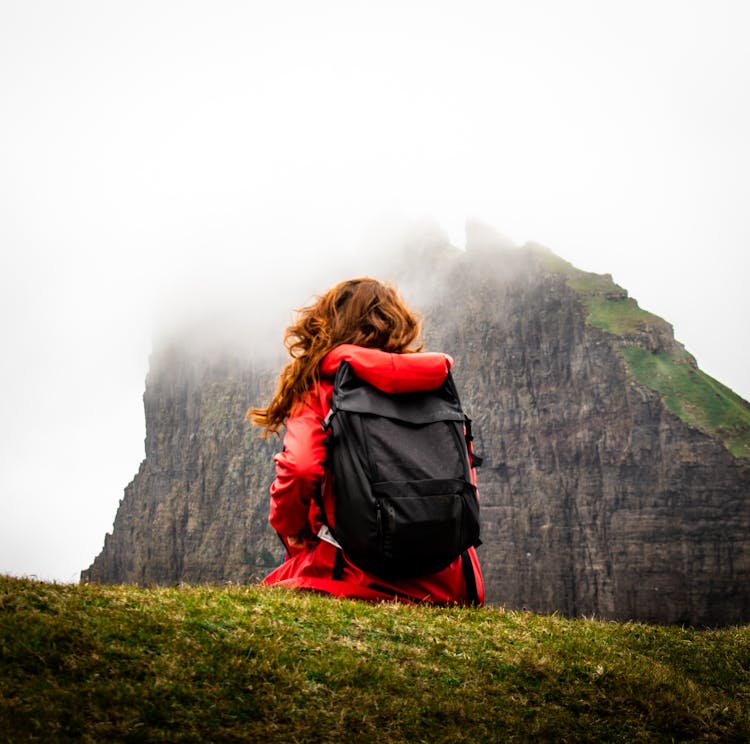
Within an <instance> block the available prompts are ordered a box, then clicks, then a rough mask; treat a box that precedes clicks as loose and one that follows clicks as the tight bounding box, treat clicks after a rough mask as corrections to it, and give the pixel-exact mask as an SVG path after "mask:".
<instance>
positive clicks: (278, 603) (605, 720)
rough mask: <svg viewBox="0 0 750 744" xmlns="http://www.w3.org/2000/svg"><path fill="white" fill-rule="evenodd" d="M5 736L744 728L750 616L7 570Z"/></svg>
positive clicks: (672, 737)
mask: <svg viewBox="0 0 750 744" xmlns="http://www.w3.org/2000/svg"><path fill="white" fill-rule="evenodd" d="M0 652H1V654H2V665H1V666H0V740H4V741H12V742H23V741H83V742H99V741H138V742H140V741H149V742H152V741H153V742H160V741H170V742H172V741H180V742H192V741H195V742H205V741H216V742H219V741H221V742H224V741H264V742H277V741H278V742H281V741H284V742H308V741H310V742H312V741H320V742H338V741H342V742H343V741H346V742H370V741H372V742H375V741H377V742H401V741H408V742H464V741H466V742H468V741H471V742H475V741H482V742H484V741H509V742H512V741H519V742H520V741H524V742H525V741H561V742H565V741H570V742H572V741H576V742H579V741H610V742H618V741H623V742H625V741H627V742H637V741H722V742H727V741H729V742H731V741H747V740H748V739H750V712H749V711H750V627H745V628H732V629H725V630H718V631H699V630H685V629H681V628H666V627H649V626H645V625H639V624H630V623H628V624H617V623H611V622H607V623H605V622H599V621H596V620H592V619H581V620H567V619H563V618H560V617H557V616H540V615H534V614H530V613H521V612H506V611H503V610H501V609H497V608H493V609H490V608H485V609H468V608H442V609H441V608H434V607H426V606H405V605H396V604H379V605H374V604H366V603H361V602H354V601H347V600H336V599H332V598H329V597H324V596H319V595H315V594H309V593H294V592H288V591H284V590H281V589H268V588H260V587H228V588H210V587H194V588H189V587H181V588H174V589H139V588H134V587H122V586H97V585H84V586H72V585H55V584H45V583H38V582H33V581H29V580H25V579H13V578H7V577H0Z"/></svg>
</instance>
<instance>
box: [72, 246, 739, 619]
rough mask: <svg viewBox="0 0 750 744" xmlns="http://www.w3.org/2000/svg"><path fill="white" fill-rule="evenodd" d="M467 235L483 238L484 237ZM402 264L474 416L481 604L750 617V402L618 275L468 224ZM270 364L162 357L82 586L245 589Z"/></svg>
mask: <svg viewBox="0 0 750 744" xmlns="http://www.w3.org/2000/svg"><path fill="white" fill-rule="evenodd" d="M471 237H472V236H470V238H471ZM425 250H427V249H423V250H421V252H420V255H419V262H418V264H416V263H415V262H414V260H411V261H407V262H406V264H405V265H404V266H402V267H401V276H402V281H403V285H402V286H404V287H405V288H408V287H410V286H413V285H414V282H415V281H416V277H417V276H418V275H419V273H420V272H417V271H415V269H414V267H415V266H416V265H420V266H424V262H425V260H426V258H429V260H430V261H431V262H432V265H433V270H432V271H431V272H430V289H429V291H428V292H427V291H425V289H424V287H423V286H421V287H420V288H415V289H414V292H412V293H410V292H408V291H407V296H417V297H419V304H420V305H421V308H420V309H421V310H422V312H423V315H424V317H425V339H426V345H427V348H430V349H440V350H444V351H446V352H448V353H451V354H452V355H453V356H454V357H455V359H456V362H457V363H456V371H455V376H456V381H457V383H458V384H459V387H460V389H461V392H462V399H463V403H464V407H465V408H466V409H467V411H468V412H469V413H470V415H471V416H472V417H473V419H474V421H475V434H476V440H477V449H478V450H479V451H480V452H481V453H482V454H483V455H484V457H485V462H484V466H483V467H482V468H481V470H480V473H479V487H480V494H481V499H482V530H483V533H482V539H483V541H484V544H483V546H482V547H481V548H480V556H481V560H482V564H483V568H484V573H485V580H486V584H487V590H488V601H490V602H494V603H500V604H504V605H506V606H508V607H512V608H520V607H526V608H529V609H533V610H537V611H543V612H551V611H559V612H561V613H563V614H566V615H571V616H575V615H582V614H585V615H598V616H601V617H605V618H611V619H620V620H624V619H637V620H644V621H653V622H663V623H686V624H693V625H726V624H732V623H741V622H748V621H750V406H749V405H748V404H747V403H746V402H745V401H743V400H741V399H740V398H738V397H737V396H736V395H734V394H733V393H732V392H731V391H729V390H727V389H726V388H724V387H723V386H721V385H720V384H719V383H717V382H716V381H714V380H712V379H711V378H709V377H708V376H706V375H704V374H703V373H702V372H701V371H700V370H699V369H698V368H697V365H696V364H695V360H694V359H693V358H692V357H691V356H690V355H689V354H688V353H687V352H686V351H685V350H684V348H683V347H682V346H681V345H680V344H678V343H677V342H676V341H675V340H674V336H673V333H672V329H671V327H670V326H669V324H667V323H666V322H665V321H663V320H661V319H660V318H657V317H656V316H653V315H651V314H649V313H647V312H645V311H643V310H641V309H640V308H639V307H638V305H637V304H636V303H635V302H634V301H633V300H632V299H631V298H629V297H628V296H627V292H625V290H623V289H622V288H620V287H618V286H617V285H615V284H614V283H613V282H612V279H611V277H609V276H600V275H594V274H587V273H584V272H580V271H578V270H576V269H575V268H574V267H572V266H570V265H569V264H567V263H566V262H564V261H562V260H561V259H559V258H558V257H556V256H554V255H553V254H551V253H550V252H549V251H546V250H545V249H543V248H540V247H537V246H533V245H532V246H526V247H524V248H521V249H512V248H507V247H505V248H501V247H498V246H497V245H494V244H493V240H492V238H491V236H490V237H487V236H486V235H483V234H482V235H475V236H473V240H471V241H470V245H469V248H468V250H467V252H466V253H465V254H464V253H460V252H457V251H454V250H451V249H449V248H448V247H446V246H432V247H430V248H429V250H427V254H428V255H426V254H425ZM272 384H273V373H272V372H271V371H270V370H263V369H259V368H256V367H254V366H253V365H252V364H250V363H247V362H244V361H242V360H241V359H240V358H233V357H229V356H226V357H224V358H222V359H220V360H217V359H213V360H210V359H206V358H202V357H201V356H196V355H194V354H191V353H189V352H188V351H186V349H185V348H177V347H175V348H167V349H163V350H161V351H159V352H157V353H155V354H154V356H153V358H152V363H151V371H150V373H149V376H148V380H147V385H146V393H145V396H144V402H145V409H146V425H147V440H146V459H145V461H144V462H143V464H142V465H141V468H140V470H139V472H138V474H137V476H136V477H135V479H134V481H133V482H132V483H131V484H130V485H129V486H128V487H127V489H126V490H125V495H124V498H123V499H122V501H121V503H120V507H119V509H118V512H117V516H116V518H115V523H114V529H113V532H112V534H111V535H107V537H106V538H105V544H104V549H103V550H102V553H101V554H100V555H99V556H98V557H97V558H96V560H95V561H94V563H93V564H92V566H91V567H90V568H89V569H88V570H86V571H84V572H83V573H82V579H83V580H85V581H100V582H137V583H143V584H151V583H154V584H168V583H177V582H181V581H185V582H224V581H234V582H245V581H253V580H256V579H257V578H259V577H260V576H262V575H263V574H264V573H266V572H267V571H268V569H269V568H270V567H271V566H272V565H274V564H275V562H277V561H278V559H279V557H280V545H279V543H278V540H277V538H276V537H275V536H274V535H273V534H271V532H270V530H269V528H268V527H267V524H266V518H267V487H268V484H269V482H270V480H271V478H272V461H271V457H272V453H273V452H274V451H275V450H276V449H277V448H278V446H279V445H278V443H277V442H264V441H263V440H261V439H258V438H257V437H256V436H255V432H253V431H252V430H250V429H249V427H247V426H246V425H245V424H244V422H243V414H244V411H245V409H246V408H247V406H248V405H249V404H250V403H253V402H258V401H263V400H265V399H267V398H268V395H269V393H270V391H271V388H272Z"/></svg>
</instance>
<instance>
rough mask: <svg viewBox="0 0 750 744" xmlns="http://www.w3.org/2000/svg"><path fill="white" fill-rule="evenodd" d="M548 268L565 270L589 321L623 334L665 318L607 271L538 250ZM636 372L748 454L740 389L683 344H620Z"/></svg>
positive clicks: (680, 412) (747, 421)
mask: <svg viewBox="0 0 750 744" xmlns="http://www.w3.org/2000/svg"><path fill="white" fill-rule="evenodd" d="M537 256H538V258H539V259H540V261H541V263H542V264H543V265H545V266H546V267H547V268H548V269H552V270H553V271H556V272H558V273H562V274H564V275H565V276H566V278H567V283H568V286H570V287H571V289H573V290H575V291H576V292H577V293H578V294H579V296H580V298H581V302H582V303H583V305H584V307H585V308H586V310H587V312H588V320H589V322H590V323H591V325H593V326H596V327H597V328H601V329H603V330H605V331H607V332H608V333H612V334H613V335H615V336H624V335H626V334H629V333H632V332H633V331H637V330H639V329H640V328H643V327H647V326H649V325H650V324H654V323H658V322H662V321H661V318H659V317H658V316H656V315H653V314H652V313H649V312H647V311H646V310H643V309H642V308H640V307H638V303H637V302H636V301H635V300H633V299H632V298H629V297H625V293H624V291H623V290H622V288H621V287H618V286H617V285H616V284H615V283H614V282H613V281H612V279H611V278H610V277H609V276H604V275H601V274H591V273H588V272H584V271H580V270H578V269H576V268H575V267H574V266H572V265H571V264H569V263H568V262H567V261H564V260H563V259H561V258H559V257H558V256H555V255H554V254H552V253H548V252H546V251H544V250H539V251H538V252H537ZM622 352H623V356H624V357H625V361H626V362H627V365H628V369H629V371H630V373H631V374H632V376H633V378H634V379H635V380H636V382H638V383H639V384H641V385H645V386H646V387H649V388H651V389H652V390H655V391H657V392H658V393H659V394H660V395H661V397H662V400H663V401H664V404H665V405H666V407H667V408H668V409H669V410H670V411H671V412H672V413H674V414H675V415H677V416H679V417H680V418H681V419H682V420H683V421H684V422H685V423H686V424H688V425H690V426H693V427H695V428H697V429H700V430H701V431H704V432H706V433H707V434H710V435H711V436H713V437H716V438H718V439H719V440H720V441H722V442H723V443H724V445H725V446H726V447H727V449H728V450H729V451H730V452H731V453H732V454H733V455H734V456H735V457H750V406H748V403H747V402H746V401H744V400H743V399H742V398H741V397H740V396H739V395H737V394H736V393H735V392H733V391H732V390H730V389H729V388H728V387H726V386H725V385H722V384H721V383H720V382H718V381H717V380H715V379H714V378H713V377H710V376H709V375H707V374H705V373H704V372H701V371H700V370H699V369H697V368H696V367H695V366H694V364H693V360H692V358H691V357H690V355H689V354H688V353H687V352H685V351H684V350H680V351H672V352H670V353H664V354H652V353H650V352H649V351H647V350H646V349H643V348H642V347H640V346H637V345H635V344H630V345H628V344H625V345H623V347H622Z"/></svg>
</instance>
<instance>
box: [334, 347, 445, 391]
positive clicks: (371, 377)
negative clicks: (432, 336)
mask: <svg viewBox="0 0 750 744" xmlns="http://www.w3.org/2000/svg"><path fill="white" fill-rule="evenodd" d="M343 361H347V362H349V364H351V365H352V369H353V370H354V373H355V374H356V375H357V376H358V377H361V378H362V379H363V380H364V381H365V382H369V383H370V384H371V385H374V386H375V387H376V388H378V389H380V390H382V391H383V392H386V393H411V392H414V391H415V390H434V389H435V388H437V387H440V386H441V385H442V384H443V381H444V380H445V378H446V375H447V374H448V372H449V371H450V369H451V367H452V366H453V358H452V357H450V356H448V354H437V353H434V352H420V353H418V354H393V353H390V352H387V351H381V350H380V349H369V348H365V347H362V346H354V345H352V344H341V345H340V346H337V347H336V348H335V349H333V350H332V351H331V352H330V353H329V354H328V356H326V358H325V359H324V360H323V364H322V366H321V372H322V373H323V374H324V375H326V376H333V375H334V374H335V373H336V370H337V369H338V366H339V364H341V362H343Z"/></svg>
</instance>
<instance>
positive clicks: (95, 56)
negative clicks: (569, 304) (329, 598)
mask: <svg viewBox="0 0 750 744" xmlns="http://www.w3.org/2000/svg"><path fill="white" fill-rule="evenodd" d="M748 38H750V3H747V2H743V1H742V0H737V1H736V2H726V1H722V0H711V1H710V2H709V1H706V2H697V1H692V2H691V1H688V0H675V1H674V2H666V1H660V0H649V1H648V2H642V1H640V0H639V1H637V2H633V1H632V0H630V1H629V2H625V1H624V0H623V1H622V2H604V1H601V0H599V1H592V2H584V1H582V0H576V1H572V2H570V1H569V2H555V1H554V0H550V1H548V2H542V1H536V2H535V1H534V0H526V1H525V2H471V1H467V0H464V1H462V2H436V1H434V0H433V1H431V2H410V1H409V0H400V1H398V2H387V1H384V0H379V1H378V2H355V1H353V0H344V1H342V2H330V1H327V0H317V1H316V2H278V1H276V2H265V3H260V2H220V1H216V0H214V1H212V2H207V1H206V2H178V1H175V2H158V0H151V1H150V2H134V1H133V0H128V1H127V2H125V1H123V2H111V1H107V0H91V1H90V2H65V1H63V0H49V1H48V2H38V1H35V0H17V1H9V0H0V251H1V253H0V332H1V334H2V336H1V338H2V357H1V361H0V386H1V387H0V389H1V390H2V395H1V396H0V572H2V573H13V574H31V575H37V576H39V577H40V578H46V579H56V580H59V581H73V580H77V578H78V572H79V571H80V570H81V569H82V568H86V567H87V566H88V565H89V564H90V562H91V561H92V560H93V558H94V556H95V555H96V554H97V553H98V552H99V551H100V549H101V546H102V543H103V537H104V533H105V532H106V531H109V530H111V525H112V520H113V518H114V514H115V511H116V508H117V503H118V501H119V499H120V498H121V497H122V491H123V488H124V486H125V485H126V484H127V483H128V482H129V481H130V480H131V479H132V477H133V476H134V475H135V473H136V470H137V468H138V465H139V463H140V461H141V459H142V458H143V438H144V434H145V432H144V422H143V410H142V402H141V395H142V392H143V386H144V377H145V374H146V371H147V367H148V354H149V352H150V349H151V340H152V332H153V328H154V324H155V323H156V322H157V321H158V320H159V319H160V318H161V319H163V318H164V317H166V316H167V315H169V314H170V313H174V312H175V308H185V307H186V306H187V305H189V306H190V311H191V312H192V313H193V314H194V315H196V316H200V315H201V312H202V308H203V307H204V305H205V304H206V303H208V302H209V301H210V298H213V297H216V295H217V290H218V292H219V293H221V294H223V295H225V296H226V295H231V294H233V293H235V292H238V291H240V290H241V291H242V292H244V293H246V294H256V293H257V294H259V295H260V296H262V297H263V298H264V299H266V301H268V302H269V303H273V302H276V303H277V304H278V303H280V302H281V301H282V299H283V303H284V307H286V304H291V305H299V304H302V303H303V302H304V301H305V300H306V299H307V296H296V295H294V298H293V299H292V298H291V297H292V295H293V293H292V292H290V290H289V287H288V286H286V285H290V284H291V285H294V286H300V287H302V286H308V287H310V289H317V290H323V289H325V288H326V286H312V285H311V277H312V276H327V274H325V271H324V270H323V269H321V267H323V268H325V267H328V266H330V265H331V263H332V258H331V257H332V256H334V254H336V253H337V252H338V253H341V252H342V251H349V252H356V251H357V250H362V246H364V245H366V244H368V239H367V238H366V236H367V235H370V236H372V234H373V229H374V228H373V226H374V225H375V226H377V225H378V224H381V223H382V220H383V218H384V215H390V216H391V217H393V216H394V215H395V216H398V217H399V218H403V219H407V220H408V219H421V218H424V217H432V218H434V219H435V220H437V222H438V223H440V224H441V225H442V226H443V227H444V229H445V230H447V231H448V233H449V235H450V236H451V238H452V239H453V241H454V242H455V243H456V244H457V245H462V244H463V238H462V231H463V223H464V220H465V218H466V217H479V218H481V219H482V220H483V221H485V222H488V223H490V224H492V225H494V226H495V227H496V228H497V229H498V230H500V231H501V232H502V233H504V234H506V235H507V236H509V237H510V238H511V239H512V240H514V241H515V242H516V243H524V242H526V241H528V240H533V241H536V242H540V243H543V244H545V245H547V246H548V247H550V248H551V249H552V250H553V251H555V252H556V253H557V254H559V255H561V256H562V257H564V258H566V259H567V260H569V261H571V262H572V263H574V264H575V265H576V266H578V267H579V268H582V269H586V270H590V271H597V272H610V273H612V274H613V275H614V278H615V281H617V282H618V283H619V284H621V285H622V286H624V287H625V288H627V289H628V290H629V292H630V293H631V295H632V296H634V297H635V298H636V299H637V300H638V301H639V303H640V304H641V306H642V307H645V308H646V309H648V310H650V311H652V312H655V313H657V314H659V315H661V316H662V317H664V318H666V319H667V320H669V321H670V322H671V323H672V324H673V325H674V327H675V335H676V336H677V338H678V339H679V340H680V341H682V342H683V343H684V344H685V345H686V346H687V348H688V350H689V351H691V352H692V353H693V354H694V355H695V356H696V358H697V360H698V362H699V364H700V365H701V367H702V368H703V369H704V370H705V371H706V372H708V373H709V374H711V375H713V376H714V377H717V378H718V379H720V380H721V381H722V382H724V383H725V384H728V385H729V386H730V387H732V388H733V389H735V390H736V391H737V392H738V393H740V394H741V395H743V396H744V397H745V398H749V397H750V345H748V332H747V329H746V325H745V324H746V321H747V320H748V310H749V309H750V300H748V294H747V292H746V291H744V290H745V286H744V285H745V284H746V282H747V275H748V248H750V221H749V218H748V207H749V206H750V204H748V195H749V193H750V189H749V187H748V177H749V176H748V174H750V137H748V132H750V44H748ZM375 234H377V230H376V232H375ZM369 243H372V238H371V237H370V238H369ZM358 265H359V266H363V267H364V270H366V269H367V262H366V261H365V260H364V259H362V257H360V264H358ZM340 270H341V269H339V271H340ZM333 274H334V272H333V271H332V273H331V276H333ZM306 281H307V282H308V284H305V282H306ZM321 281H322V280H321ZM285 286H286V289H284V287H285ZM288 297H289V298H290V299H287V298H288ZM261 317H262V314H261Z"/></svg>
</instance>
